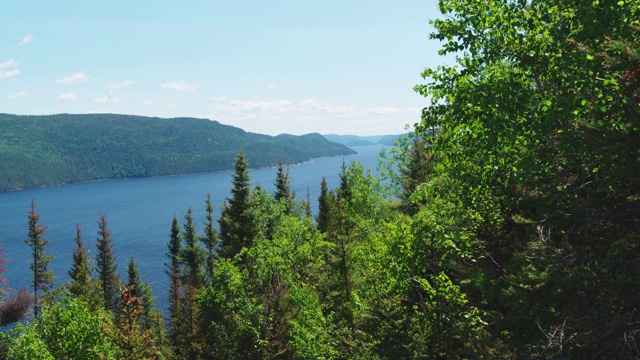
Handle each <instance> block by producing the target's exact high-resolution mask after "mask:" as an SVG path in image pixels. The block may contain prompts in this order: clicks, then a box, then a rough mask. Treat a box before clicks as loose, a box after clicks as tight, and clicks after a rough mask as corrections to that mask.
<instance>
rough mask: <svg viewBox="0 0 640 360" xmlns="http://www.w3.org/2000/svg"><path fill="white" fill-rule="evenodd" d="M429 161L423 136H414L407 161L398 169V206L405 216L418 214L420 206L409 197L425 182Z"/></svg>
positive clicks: (429, 165) (429, 168) (430, 165)
mask: <svg viewBox="0 0 640 360" xmlns="http://www.w3.org/2000/svg"><path fill="white" fill-rule="evenodd" d="M431 159H432V156H431V155H430V154H429V153H428V151H427V142H426V141H425V140H424V136H418V135H415V136H414V137H413V141H412V142H411V149H410V150H409V154H408V156H407V159H406V161H405V163H404V164H402V165H403V166H401V167H400V174H401V175H402V193H401V194H400V201H401V203H400V205H401V208H402V211H403V212H405V213H406V214H409V215H414V214H416V213H417V212H418V209H419V207H420V206H419V205H420V204H418V203H415V202H412V200H411V196H412V195H413V193H414V192H415V191H416V189H417V188H418V186H419V185H420V184H421V183H423V182H425V181H426V180H427V177H428V175H429V172H430V170H431V168H432V166H433V165H432V164H431Z"/></svg>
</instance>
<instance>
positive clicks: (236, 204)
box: [218, 151, 253, 259]
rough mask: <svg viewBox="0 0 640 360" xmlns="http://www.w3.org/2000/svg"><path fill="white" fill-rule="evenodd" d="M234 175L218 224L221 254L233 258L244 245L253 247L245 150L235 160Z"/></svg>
mask: <svg viewBox="0 0 640 360" xmlns="http://www.w3.org/2000/svg"><path fill="white" fill-rule="evenodd" d="M234 167H235V173H234V174H233V177H232V183H233V188H232V189H231V197H230V198H227V200H226V201H225V203H224V204H223V205H222V211H221V215H220V219H219V220H218V224H219V225H220V256H221V257H222V258H227V259H231V258H233V257H234V256H236V254H238V253H239V252H240V250H242V248H243V247H251V244H252V242H253V230H252V226H251V218H250V215H249V208H250V192H251V184H250V179H249V164H248V162H247V160H246V158H245V155H244V152H242V151H241V152H240V153H239V154H238V157H237V158H236V162H235V166H234Z"/></svg>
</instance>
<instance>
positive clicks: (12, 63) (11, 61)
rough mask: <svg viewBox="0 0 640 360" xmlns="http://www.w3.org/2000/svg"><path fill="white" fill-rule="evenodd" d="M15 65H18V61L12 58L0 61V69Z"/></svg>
mask: <svg viewBox="0 0 640 360" xmlns="http://www.w3.org/2000/svg"><path fill="white" fill-rule="evenodd" d="M16 65H18V63H17V62H15V61H13V59H11V60H9V61H7V62H3V63H0V69H4V68H8V67H16Z"/></svg>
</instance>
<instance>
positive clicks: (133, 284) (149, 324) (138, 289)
mask: <svg viewBox="0 0 640 360" xmlns="http://www.w3.org/2000/svg"><path fill="white" fill-rule="evenodd" d="M127 286H129V287H130V288H131V295H132V296H134V297H136V298H138V300H140V306H141V307H142V324H143V326H144V328H145V329H146V330H151V329H152V328H153V325H154V324H153V312H154V306H153V294H152V292H151V287H150V286H149V284H147V283H146V282H142V280H141V279H140V272H139V271H138V264H137V263H136V261H135V260H134V259H133V256H132V257H131V258H130V259H129V263H128V264H127Z"/></svg>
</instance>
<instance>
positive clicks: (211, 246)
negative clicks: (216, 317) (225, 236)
mask: <svg viewBox="0 0 640 360" xmlns="http://www.w3.org/2000/svg"><path fill="white" fill-rule="evenodd" d="M205 210H206V212H207V215H206V220H205V224H204V235H203V236H202V237H200V240H201V241H202V244H203V245H204V247H205V257H206V259H205V271H206V280H207V282H208V283H209V282H210V280H211V273H212V272H213V269H214V268H215V260H216V259H217V258H218V250H219V249H218V242H219V240H220V236H219V234H218V230H217V229H216V227H215V221H214V218H213V204H212V203H211V194H210V193H207V198H206V201H205Z"/></svg>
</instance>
